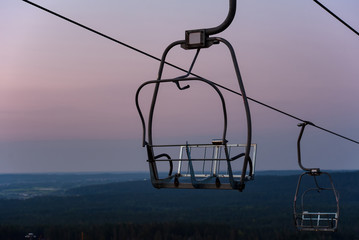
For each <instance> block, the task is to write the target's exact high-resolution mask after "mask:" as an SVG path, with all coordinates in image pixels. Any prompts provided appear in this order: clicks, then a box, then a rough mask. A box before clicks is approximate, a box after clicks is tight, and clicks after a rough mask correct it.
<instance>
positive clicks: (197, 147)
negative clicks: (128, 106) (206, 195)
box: [136, 0, 256, 191]
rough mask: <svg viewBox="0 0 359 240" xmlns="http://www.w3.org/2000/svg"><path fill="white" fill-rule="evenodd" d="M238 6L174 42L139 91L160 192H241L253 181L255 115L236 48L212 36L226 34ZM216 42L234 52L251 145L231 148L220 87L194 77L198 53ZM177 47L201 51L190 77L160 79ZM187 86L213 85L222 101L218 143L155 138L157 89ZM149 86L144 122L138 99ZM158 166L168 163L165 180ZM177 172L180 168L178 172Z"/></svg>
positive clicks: (145, 140)
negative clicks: (170, 141)
mask: <svg viewBox="0 0 359 240" xmlns="http://www.w3.org/2000/svg"><path fill="white" fill-rule="evenodd" d="M236 4H237V1H236V0H229V12H228V15H227V17H226V19H225V20H224V22H223V23H222V24H220V25H219V26H217V27H214V28H207V29H198V30H189V31H186V36H185V40H180V41H176V42H173V43H172V44H170V45H169V46H168V47H167V48H166V50H165V51H164V53H163V55H162V59H161V64H160V67H159V73H158V78H157V80H153V81H147V82H145V83H143V84H142V85H141V86H140V87H139V88H138V90H137V92H136V106H137V110H138V112H139V115H140V118H141V122H142V127H143V147H146V149H147V155H148V163H149V168H150V174H151V182H152V184H153V186H154V187H156V188H194V189H236V190H239V191H242V190H243V189H244V187H245V182H246V181H248V180H253V178H254V169H255V158H256V145H255V144H252V142H251V141H252V140H251V139H252V124H251V115H250V110H249V105H248V99H247V96H246V93H245V89H244V85H243V82H242V78H241V75H240V71H239V67H238V63H237V59H236V55H235V52H234V49H233V47H232V46H231V44H230V43H229V42H228V41H227V40H225V39H223V38H220V37H211V35H214V34H217V33H220V32H222V31H224V30H225V29H226V28H227V27H228V26H229V25H230V24H231V22H232V21H233V19H234V16H235V13H236ZM214 44H224V45H226V46H227V48H228V49H229V51H230V54H231V58H232V62H233V66H234V70H235V73H236V76H237V80H238V85H239V90H240V93H241V95H242V101H243V103H242V104H243V105H244V109H245V115H246V128H247V141H246V143H245V144H229V143H228V142H227V139H226V135H227V108H226V102H225V99H224V97H223V94H222V92H221V90H220V87H219V86H218V85H217V84H216V83H215V82H213V81H210V80H207V79H204V78H201V77H194V76H192V74H191V71H192V68H193V66H194V64H195V62H196V59H197V56H198V54H199V52H200V50H201V49H206V48H209V47H211V46H213V45H214ZM175 46H181V47H182V48H183V49H185V50H195V51H197V52H196V55H195V58H194V60H193V62H192V64H191V67H190V69H189V70H188V72H187V74H186V75H184V76H180V77H177V78H172V79H162V73H163V69H164V65H165V63H166V57H167V54H168V53H169V51H170V50H171V49H172V48H173V47H175ZM184 82H185V83H191V82H200V83H203V84H206V85H208V86H210V87H211V88H212V89H214V91H215V92H216V93H217V95H218V97H219V99H220V102H221V106H222V113H223V119H224V123H223V127H222V129H223V130H222V135H221V136H220V138H219V139H216V140H212V139H211V140H210V141H208V142H206V143H203V144H193V143H192V144H191V143H188V142H181V143H178V144H171V145H163V144H155V143H154V141H153V137H152V128H153V126H152V125H153V115H154V110H155V106H156V102H157V95H158V91H159V88H160V86H162V85H164V84H171V83H172V84H173V83H174V84H176V85H177V87H178V89H179V90H185V89H187V88H189V87H190V85H186V86H184V87H181V85H180V84H181V83H184ZM147 85H154V92H153V96H152V102H151V106H150V110H149V115H148V116H149V117H148V121H147V122H146V121H145V119H144V116H143V113H142V110H141V107H140V104H139V96H140V93H141V90H142V89H143V88H144V87H145V86H147ZM174 148H175V149H177V150H176V152H177V153H178V155H176V156H171V155H173V149H174ZM170 152H171V153H170ZM240 159H243V164H241V165H242V167H240V169H233V168H234V164H233V163H234V162H236V163H237V162H238V161H240ZM160 162H168V174H167V175H166V176H165V177H160V174H159V170H158V167H157V165H158V164H159V163H160ZM198 163H202V166H203V167H200V169H199V168H198ZM195 164H197V165H195ZM195 166H197V168H196V167H195ZM174 168H176V170H175V171H174ZM235 170H237V171H238V172H239V174H238V173H237V172H235Z"/></svg>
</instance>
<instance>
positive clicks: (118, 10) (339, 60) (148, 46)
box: [0, 0, 359, 173]
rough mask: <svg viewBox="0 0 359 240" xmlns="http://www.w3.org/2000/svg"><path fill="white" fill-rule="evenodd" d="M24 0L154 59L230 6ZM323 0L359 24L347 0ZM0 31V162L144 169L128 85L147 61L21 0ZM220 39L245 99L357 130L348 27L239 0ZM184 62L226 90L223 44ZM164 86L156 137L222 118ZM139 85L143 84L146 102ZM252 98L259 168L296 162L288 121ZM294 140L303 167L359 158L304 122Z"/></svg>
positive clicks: (229, 78) (6, 1)
mask: <svg viewBox="0 0 359 240" xmlns="http://www.w3.org/2000/svg"><path fill="white" fill-rule="evenodd" d="M34 2H35V3H37V4H39V5H42V6H44V7H46V8H49V9H51V10H53V11H55V12H58V13H59V14H62V15H64V16H66V17H69V18H71V19H74V20H76V21H78V22H80V23H82V24H84V25H86V26H89V27H91V28H94V29H96V30H98V31H100V32H103V33H105V34H107V35H109V36H111V37H114V38H116V39H118V40H120V41H123V42H125V43H128V44H130V45H132V46H135V47H137V48H139V49H141V50H144V51H146V52H148V53H150V54H153V55H155V56H157V57H160V56H161V55H162V52H163V50H164V49H165V47H166V46H167V45H168V44H169V43H171V42H173V41H176V40H180V39H183V38H184V31H185V30H189V29H198V28H202V27H212V26H215V25H218V24H219V23H220V22H221V21H223V19H224V17H225V15H226V12H227V8H228V6H227V5H228V3H227V0H226V1H223V0H221V1H220V0H188V1H166V0H152V1H143V0H142V1H140V0H126V1H114V0H109V1H106V2H105V3H104V2H103V1H95V0H86V1H85V0H78V1H70V0H61V1H60V0H53V1H46V2H45V1H39V0H37V1H34ZM322 3H323V4H325V5H326V6H327V7H328V8H330V9H331V10H333V11H334V12H335V13H337V14H338V15H339V16H340V17H342V18H343V19H344V20H345V21H347V22H348V23H349V24H350V25H352V26H353V27H354V28H355V29H357V30H358V29H359V15H358V10H359V2H358V1H355V0H343V1H335V0H325V1H324V0H323V1H322ZM0 30H1V36H0V43H1V45H0V56H1V58H0V69H1V71H0V79H1V80H0V173H17V172H69V171H75V172H78V171H146V170H147V164H146V162H145V160H146V156H145V149H143V148H142V147H141V141H142V139H141V137H142V132H141V131H142V129H141V124H140V119H139V117H138V114H137V111H136V108H135V103H134V96H135V92H136V90H137V88H138V87H139V86H140V84H141V83H143V82H144V81H147V80H153V79H156V77H157V72H158V66H159V63H158V62H157V61H154V60H152V59H150V58H148V57H146V56H143V55H141V54H139V53H136V52H134V51H132V50H130V49H128V48H125V47H123V46H120V45H118V44H116V43H113V42H111V41H109V40H107V39H104V38H102V37H100V36H98V35H95V34H93V33H91V32H89V31H86V30H84V29H81V28H79V27H78V26H75V25H73V24H71V23H68V22H66V21H64V20H62V19H59V18H57V17H55V16H52V15H50V14H48V13H46V12H44V11H41V10H40V9H37V8H35V7H33V6H31V5H29V4H27V3H25V2H23V1H20V0H19V1H14V0H3V1H2V2H1V3H0ZM219 36H222V37H224V38H226V39H227V40H229V41H230V42H231V43H232V45H233V46H234V48H235V51H236V54H237V58H238V62H239V65H240V69H241V74H242V77H243V79H244V83H245V87H246V91H247V94H248V96H250V97H252V98H255V99H257V100H259V101H262V102H265V103H266V104H269V105H272V106H274V107H277V108H279V109H281V110H284V111H286V112H289V113H290V114H293V115H295V116H298V117H300V118H303V119H307V120H309V121H312V122H314V123H315V124H317V125H319V126H321V127H324V128H327V129H330V130H332V131H334V132H337V133H339V134H342V135H345V136H347V137H349V138H352V139H354V140H357V141H358V140H359V126H358V122H359V112H358V106H357V103H358V102H359V94H358V90H359V81H358V80H359V60H358V56H359V38H358V36H357V35H355V34H354V33H353V32H351V31H350V30H349V29H347V28H346V27H345V26H343V25H342V24H341V23H339V22H338V21H337V20H335V19H334V18H333V17H332V16H330V15H329V14H328V13H326V12H325V11H324V10H323V9H321V8H320V7H319V6H318V5H316V4H315V3H314V2H313V1H311V0H307V1H299V0H296V1H293V0H292V1H288V0H273V1H263V0H255V1H253V0H251V1H248V0H247V1H238V10H237V15H236V18H235V20H234V21H233V23H232V25H231V26H230V27H229V28H228V29H227V30H226V31H225V32H223V33H221V34H219ZM193 53H194V52H193V51H184V50H181V49H176V50H175V51H173V52H171V54H170V55H169V59H168V60H169V61H170V62H172V63H174V64H177V65H179V66H181V67H183V68H187V67H188V66H189V64H190V62H191V60H192V57H193ZM194 72H196V73H197V74H199V75H201V76H204V77H206V78H209V79H212V80H214V81H217V80H218V82H219V83H221V84H222V83H223V84H224V85H227V86H230V87H233V88H236V87H237V86H236V82H235V78H234V76H235V74H234V71H233V67H232V65H231V62H230V56H229V54H228V52H227V51H226V50H225V48H224V47H223V46H221V45H220V46H214V47H211V48H210V49H208V50H203V51H202V53H201V54H200V56H199V60H198V63H197V64H196V66H195V68H194ZM181 74H182V73H180V72H178V71H176V70H173V69H170V68H166V71H165V75H166V76H168V77H174V76H179V75H181ZM222 78H223V79H225V80H221V79H222ZM164 89H166V91H167V92H165V91H163V92H162V93H161V94H162V95H161V96H160V97H161V99H163V101H161V102H160V103H159V104H160V105H159V107H158V115H156V122H155V130H157V131H156V132H155V136H156V137H158V139H161V141H173V140H174V139H181V140H182V139H183V140H188V139H197V138H202V137H203V138H204V137H207V138H208V137H209V138H214V137H213V136H215V137H216V134H217V133H218V128H217V126H218V123H220V121H221V118H220V116H218V115H219V114H217V113H218V108H216V106H218V105H217V104H218V102H217V101H216V100H217V99H213V95H211V92H209V91H204V90H203V89H199V88H196V86H193V88H192V89H191V91H188V92H187V93H186V94H185V95H184V96H182V95H178V94H177V93H178V91H177V92H176V91H174V89H175V88H174V86H168V87H164ZM192 90H193V91H192ZM196 90H197V91H196ZM150 96H151V92H150V91H149V90H146V94H145V96H144V97H143V98H141V102H142V103H143V105H144V106H146V102H148V101H149V100H150ZM146 97H147V98H146ZM226 97H228V100H229V101H228V102H229V105H231V106H230V107H229V109H230V110H232V111H230V114H231V119H230V123H232V124H231V126H230V132H229V138H230V139H229V140H232V141H235V142H238V141H242V142H243V141H244V140H243V139H244V137H243V136H239V137H238V135H240V134H243V133H242V131H243V127H242V126H240V125H238V126H237V125H236V124H237V123H238V122H239V123H240V122H242V116H241V114H242V113H243V112H240V111H238V110H237V109H236V108H237V105H236V104H237V103H239V105H240V106H241V102H240V99H238V98H237V97H236V96H231V95H226ZM183 102H185V103H186V105H182V104H179V103H183ZM250 106H251V111H252V118H253V141H254V142H256V143H257V144H258V159H257V169H258V170H271V169H299V168H298V166H297V159H296V140H297V137H298V134H299V128H298V127H296V125H297V123H298V122H297V121H295V120H293V119H290V118H287V117H286V116H283V115H280V114H278V113H276V112H273V111H271V110H269V109H266V108H264V107H262V106H259V105H257V104H255V103H250ZM199 109H200V111H199ZM239 109H240V110H241V107H240V108H239ZM160 110H162V111H160ZM236 110H237V111H236ZM232 113H233V114H232ZM303 141H305V142H303V151H304V153H303V154H304V157H307V158H305V160H304V162H305V164H307V165H309V166H314V167H317V166H318V167H321V168H323V169H359V145H357V144H354V143H351V142H348V141H346V140H343V139H340V138H338V137H335V136H333V135H330V134H328V133H325V132H323V131H320V130H318V129H315V128H311V127H308V129H307V130H306V132H305V135H304V137H303ZM307 159H308V160H307Z"/></svg>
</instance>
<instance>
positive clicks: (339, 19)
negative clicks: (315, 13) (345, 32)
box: [313, 0, 359, 36]
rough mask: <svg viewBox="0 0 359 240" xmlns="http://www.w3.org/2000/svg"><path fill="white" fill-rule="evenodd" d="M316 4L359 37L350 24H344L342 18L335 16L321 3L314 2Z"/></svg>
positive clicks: (358, 33)
mask: <svg viewBox="0 0 359 240" xmlns="http://www.w3.org/2000/svg"><path fill="white" fill-rule="evenodd" d="M313 1H314V2H315V3H316V4H318V5H319V6H320V7H321V8H323V9H324V10H325V11H327V12H328V13H329V14H330V15H332V16H333V17H334V18H336V19H337V20H338V21H339V22H341V23H342V24H344V25H345V26H346V27H347V28H349V29H350V30H352V31H353V32H354V33H355V34H356V35H358V36H359V32H358V31H356V30H355V29H354V28H352V27H351V26H350V25H349V24H348V23H346V22H344V21H343V20H342V19H341V18H340V17H338V16H337V15H335V14H334V13H333V12H332V11H330V10H329V9H328V8H327V7H326V6H324V5H323V4H321V3H320V2H319V1H317V0H313Z"/></svg>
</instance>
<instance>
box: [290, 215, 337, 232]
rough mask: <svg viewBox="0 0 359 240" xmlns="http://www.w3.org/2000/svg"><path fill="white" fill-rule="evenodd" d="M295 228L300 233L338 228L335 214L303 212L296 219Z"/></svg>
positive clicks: (331, 230)
mask: <svg viewBox="0 0 359 240" xmlns="http://www.w3.org/2000/svg"><path fill="white" fill-rule="evenodd" d="M296 221H297V228H298V229H299V230H301V231H330V232H334V231H335V230H336V229H337V227H338V214H337V213H336V212H309V211H303V212H302V213H299V214H298V215H297V218H296Z"/></svg>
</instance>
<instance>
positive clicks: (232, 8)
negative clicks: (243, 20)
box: [205, 0, 237, 36]
mask: <svg viewBox="0 0 359 240" xmlns="http://www.w3.org/2000/svg"><path fill="white" fill-rule="evenodd" d="M236 9H237V0H229V11H228V15H227V17H226V19H225V20H224V22H223V23H221V24H220V25H218V26H217V27H213V28H207V29H205V31H206V34H207V35H208V36H209V35H214V34H217V33H220V32H223V31H224V30H226V29H227V28H228V26H229V25H231V23H232V21H233V19H234V17H235V15H236Z"/></svg>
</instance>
